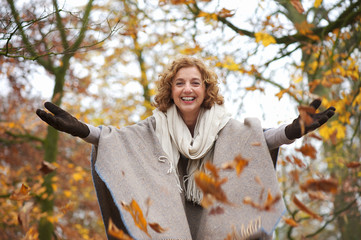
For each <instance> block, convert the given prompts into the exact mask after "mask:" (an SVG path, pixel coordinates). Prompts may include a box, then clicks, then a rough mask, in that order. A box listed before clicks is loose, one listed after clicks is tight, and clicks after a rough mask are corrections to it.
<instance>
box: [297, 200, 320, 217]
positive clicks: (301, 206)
mask: <svg viewBox="0 0 361 240" xmlns="http://www.w3.org/2000/svg"><path fill="white" fill-rule="evenodd" d="M293 203H294V204H295V205H296V206H297V207H298V208H299V209H300V210H301V211H303V212H305V213H307V214H308V215H310V216H311V217H312V218H315V219H317V220H319V221H322V217H321V216H320V215H318V214H316V213H314V212H312V211H311V210H310V209H309V208H308V207H306V205H304V204H303V203H302V202H301V201H300V200H298V198H297V197H296V196H293Z"/></svg>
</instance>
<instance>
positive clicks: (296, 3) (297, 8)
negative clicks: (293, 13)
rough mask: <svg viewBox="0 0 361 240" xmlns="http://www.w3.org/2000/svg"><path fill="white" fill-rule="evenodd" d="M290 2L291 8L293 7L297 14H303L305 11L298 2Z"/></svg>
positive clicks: (293, 0)
mask: <svg viewBox="0 0 361 240" xmlns="http://www.w3.org/2000/svg"><path fill="white" fill-rule="evenodd" d="M290 2H291V4H292V6H293V7H294V8H296V10H297V12H299V13H303V12H304V11H305V9H303V6H302V4H301V1H300V0H291V1H290Z"/></svg>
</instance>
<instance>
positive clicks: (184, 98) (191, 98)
mask: <svg viewBox="0 0 361 240" xmlns="http://www.w3.org/2000/svg"><path fill="white" fill-rule="evenodd" d="M182 100H184V101H192V100H194V97H182Z"/></svg>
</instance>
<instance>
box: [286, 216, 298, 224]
mask: <svg viewBox="0 0 361 240" xmlns="http://www.w3.org/2000/svg"><path fill="white" fill-rule="evenodd" d="M282 219H283V221H285V223H286V224H288V225H290V226H292V227H297V226H298V223H297V222H296V221H295V220H294V219H292V218H286V217H284V216H283V217H282Z"/></svg>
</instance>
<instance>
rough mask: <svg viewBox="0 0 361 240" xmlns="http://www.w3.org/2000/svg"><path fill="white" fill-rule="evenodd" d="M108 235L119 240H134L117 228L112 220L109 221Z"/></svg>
mask: <svg viewBox="0 0 361 240" xmlns="http://www.w3.org/2000/svg"><path fill="white" fill-rule="evenodd" d="M108 233H109V235H111V236H113V237H115V238H117V239H119V240H133V238H131V237H130V236H129V235H127V234H126V233H124V232H123V231H122V230H121V229H119V228H117V226H115V225H114V223H113V221H112V219H109V225H108Z"/></svg>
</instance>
